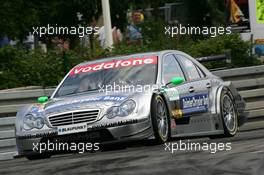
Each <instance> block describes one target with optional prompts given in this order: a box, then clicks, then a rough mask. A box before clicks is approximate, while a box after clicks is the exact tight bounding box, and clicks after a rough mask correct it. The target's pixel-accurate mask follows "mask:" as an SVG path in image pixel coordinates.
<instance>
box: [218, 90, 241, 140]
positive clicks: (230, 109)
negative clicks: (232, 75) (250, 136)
mask: <svg viewBox="0 0 264 175" xmlns="http://www.w3.org/2000/svg"><path fill="white" fill-rule="evenodd" d="M221 117H222V121H223V127H224V136H226V137H232V136H234V135H235V134H236V133H237V130H238V119H237V111H236V108H235V104H234V100H233V96H232V94H231V93H230V91H227V90H224V91H223V93H222V95H221Z"/></svg>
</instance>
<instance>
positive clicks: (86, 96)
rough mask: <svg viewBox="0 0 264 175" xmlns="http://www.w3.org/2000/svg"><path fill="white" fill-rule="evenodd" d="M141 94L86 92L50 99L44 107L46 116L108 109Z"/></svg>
mask: <svg viewBox="0 0 264 175" xmlns="http://www.w3.org/2000/svg"><path fill="white" fill-rule="evenodd" d="M136 94H139V93H126V94H124V93H122V94H121V93H117V92H115V93H108V94H107V95H106V94H105V93H104V92H98V91H93V92H86V93H81V94H75V95H71V96H64V97H60V98H53V99H50V100H49V101H48V102H47V103H45V105H44V106H43V110H44V111H45V113H46V114H49V113H54V112H55V113H57V112H65V111H72V110H78V109H89V108H91V109H98V108H107V107H110V106H113V105H119V104H121V103H122V102H123V101H125V100H126V99H129V98H133V97H134V96H136Z"/></svg>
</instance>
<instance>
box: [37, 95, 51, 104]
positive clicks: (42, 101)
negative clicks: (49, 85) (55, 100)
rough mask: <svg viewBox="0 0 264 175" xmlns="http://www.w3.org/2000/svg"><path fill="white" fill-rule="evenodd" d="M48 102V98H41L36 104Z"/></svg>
mask: <svg viewBox="0 0 264 175" xmlns="http://www.w3.org/2000/svg"><path fill="white" fill-rule="evenodd" d="M48 100H49V97H48V96H41V97H39V98H38V103H41V104H42V103H45V102H47V101H48Z"/></svg>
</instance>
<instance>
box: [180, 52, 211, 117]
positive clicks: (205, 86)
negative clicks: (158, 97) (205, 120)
mask: <svg viewBox="0 0 264 175" xmlns="http://www.w3.org/2000/svg"><path fill="white" fill-rule="evenodd" d="M175 56H176V58H177V60H178V61H179V63H180V64H181V67H182V70H183V71H184V74H185V77H186V80H187V83H186V87H185V88H186V90H187V92H186V91H185V92H186V93H185V94H182V96H181V98H180V109H181V111H182V113H183V116H193V115H203V114H204V115H206V114H208V113H209V112H210V111H209V109H210V90H211V79H209V78H206V76H205V74H204V73H203V72H202V70H201V69H200V68H199V66H197V65H195V63H193V62H192V61H191V59H189V58H187V57H186V56H183V55H180V54H176V55H175Z"/></svg>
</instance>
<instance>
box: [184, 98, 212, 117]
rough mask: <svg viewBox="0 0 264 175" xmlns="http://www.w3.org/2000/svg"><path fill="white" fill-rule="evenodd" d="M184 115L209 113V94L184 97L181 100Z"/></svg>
mask: <svg viewBox="0 0 264 175" xmlns="http://www.w3.org/2000/svg"><path fill="white" fill-rule="evenodd" d="M180 101H181V109H182V112H183V114H191V113H195V112H207V111H208V107H209V98H208V93H199V94H195V95H189V96H184V97H182V98H181V99H180Z"/></svg>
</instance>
